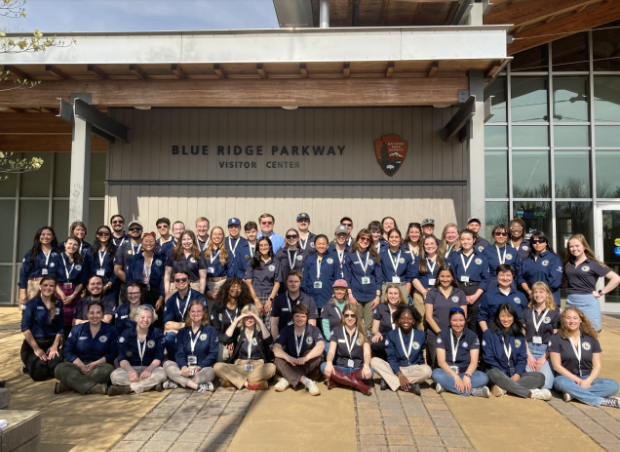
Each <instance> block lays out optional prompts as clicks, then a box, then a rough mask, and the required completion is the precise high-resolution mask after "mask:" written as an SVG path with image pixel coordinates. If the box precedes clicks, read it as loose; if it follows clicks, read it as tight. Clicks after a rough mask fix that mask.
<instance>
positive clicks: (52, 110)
mask: <svg viewBox="0 0 620 452" xmlns="http://www.w3.org/2000/svg"><path fill="white" fill-rule="evenodd" d="M59 111H60V109H58V108H51V107H48V108H44V107H42V108H41V113H48V114H50V115H54V116H57V115H58V112H59Z"/></svg>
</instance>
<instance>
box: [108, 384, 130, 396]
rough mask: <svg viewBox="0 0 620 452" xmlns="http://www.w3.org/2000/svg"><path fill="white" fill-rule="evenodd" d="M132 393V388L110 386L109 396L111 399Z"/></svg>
mask: <svg viewBox="0 0 620 452" xmlns="http://www.w3.org/2000/svg"><path fill="white" fill-rule="evenodd" d="M130 392H131V388H130V387H129V386H120V385H110V386H109V387H108V395H109V396H110V397H112V396H117V395H125V394H129V393H130Z"/></svg>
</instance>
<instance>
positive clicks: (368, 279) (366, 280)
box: [362, 276, 370, 284]
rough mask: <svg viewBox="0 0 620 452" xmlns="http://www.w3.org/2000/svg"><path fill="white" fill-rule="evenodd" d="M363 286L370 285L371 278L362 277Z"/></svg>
mask: <svg viewBox="0 0 620 452" xmlns="http://www.w3.org/2000/svg"><path fill="white" fill-rule="evenodd" d="M362 284H370V278H369V277H368V276H362Z"/></svg>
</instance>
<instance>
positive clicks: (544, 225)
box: [512, 201, 552, 238]
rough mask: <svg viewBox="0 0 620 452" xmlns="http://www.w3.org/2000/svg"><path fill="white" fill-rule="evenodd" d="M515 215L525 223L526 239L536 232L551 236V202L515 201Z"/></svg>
mask: <svg viewBox="0 0 620 452" xmlns="http://www.w3.org/2000/svg"><path fill="white" fill-rule="evenodd" d="M512 208H513V213H514V216H515V217H517V218H521V219H522V220H523V221H525V237H526V238H529V237H530V235H531V234H532V233H533V232H535V231H542V232H544V233H545V234H549V235H552V234H551V231H550V230H549V228H550V227H551V202H549V201H515V202H514V203H513V206H512Z"/></svg>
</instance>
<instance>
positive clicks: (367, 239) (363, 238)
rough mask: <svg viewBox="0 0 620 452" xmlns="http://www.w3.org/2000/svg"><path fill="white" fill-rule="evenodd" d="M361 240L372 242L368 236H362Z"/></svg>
mask: <svg viewBox="0 0 620 452" xmlns="http://www.w3.org/2000/svg"><path fill="white" fill-rule="evenodd" d="M359 241H360V242H370V239H369V238H368V237H360V239H359Z"/></svg>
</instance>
